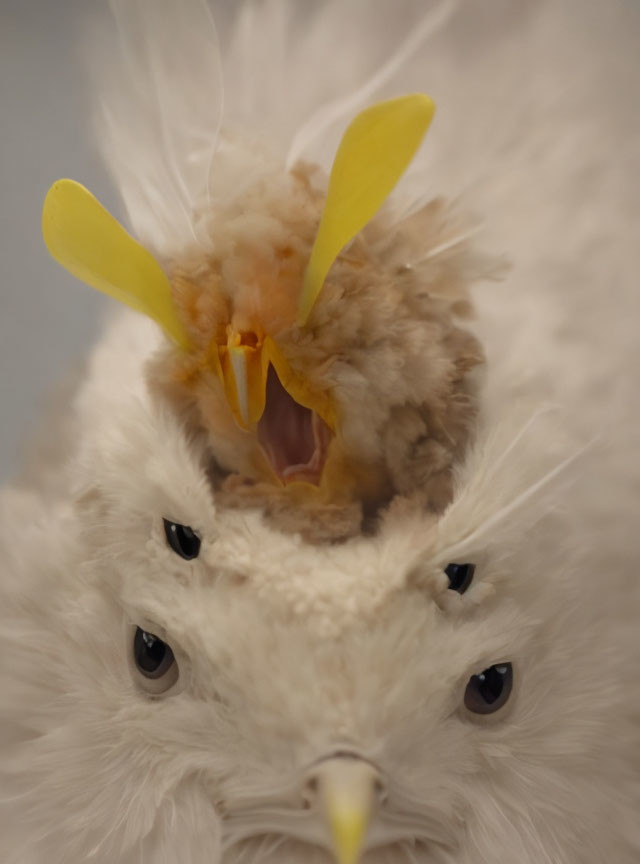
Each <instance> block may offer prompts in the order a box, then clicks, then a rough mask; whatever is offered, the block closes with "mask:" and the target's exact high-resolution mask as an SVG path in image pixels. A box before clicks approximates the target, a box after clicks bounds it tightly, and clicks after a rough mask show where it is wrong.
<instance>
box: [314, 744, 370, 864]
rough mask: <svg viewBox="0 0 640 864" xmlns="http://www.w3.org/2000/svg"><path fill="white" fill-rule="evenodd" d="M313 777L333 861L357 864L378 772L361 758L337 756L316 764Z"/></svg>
mask: <svg viewBox="0 0 640 864" xmlns="http://www.w3.org/2000/svg"><path fill="white" fill-rule="evenodd" d="M315 776H316V778H317V791H318V799H319V804H320V806H321V809H322V811H323V814H324V818H325V821H326V823H327V827H328V829H329V833H330V837H331V847H332V849H333V853H334V855H335V859H336V864H358V862H359V861H360V859H361V857H362V852H363V848H364V841H365V838H366V834H367V829H368V827H369V824H370V822H371V818H372V815H373V812H374V809H375V804H376V800H377V797H378V790H379V782H380V781H379V777H378V773H377V771H376V770H375V768H374V767H373V766H372V765H371V764H370V763H369V762H365V761H364V760H362V759H358V758H349V757H346V758H345V757H339V758H335V759H327V760H326V761H324V762H322V763H320V765H319V766H318V767H317V769H316V772H315Z"/></svg>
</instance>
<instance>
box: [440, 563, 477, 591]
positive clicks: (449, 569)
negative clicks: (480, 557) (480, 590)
mask: <svg viewBox="0 0 640 864" xmlns="http://www.w3.org/2000/svg"><path fill="white" fill-rule="evenodd" d="M475 570H476V565H475V564H447V566H446V567H445V569H444V572H445V573H446V574H447V576H448V577H449V588H450V589H451V590H452V591H457V592H458V594H464V592H465V591H466V590H467V588H468V587H469V585H471V583H472V582H473V574H474V573H475Z"/></svg>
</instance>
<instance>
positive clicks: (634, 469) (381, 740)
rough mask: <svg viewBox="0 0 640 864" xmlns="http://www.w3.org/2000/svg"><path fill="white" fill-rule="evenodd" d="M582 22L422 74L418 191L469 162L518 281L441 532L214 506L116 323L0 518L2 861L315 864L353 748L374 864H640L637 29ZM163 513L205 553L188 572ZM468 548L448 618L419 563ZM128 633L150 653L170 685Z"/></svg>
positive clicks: (493, 25) (499, 36) (501, 304)
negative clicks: (427, 150)
mask: <svg viewBox="0 0 640 864" xmlns="http://www.w3.org/2000/svg"><path fill="white" fill-rule="evenodd" d="M578 5H579V14H576V8H577V5H576V4H570V3H567V4H559V3H531V4H529V3H519V2H515V3H493V2H492V3H486V4H468V5H467V4H460V8H459V9H458V11H457V12H456V13H455V14H454V15H453V17H452V18H450V19H449V23H448V24H447V25H446V26H445V27H444V28H443V29H442V30H441V31H440V32H439V33H438V34H436V35H435V36H434V37H433V40H432V41H430V42H429V46H430V48H429V51H428V52H426V53H428V54H429V58H426V57H422V58H421V60H422V61H423V68H425V64H426V67H428V69H429V70H432V71H433V75H434V76H435V79H436V82H439V84H438V87H439V86H440V84H441V85H442V89H441V95H440V97H439V100H438V101H439V103H440V105H441V106H442V107H441V114H443V115H444V117H443V123H442V126H441V129H442V133H441V134H442V135H443V136H444V140H442V139H439V138H438V136H436V135H435V132H436V128H437V127H436V128H434V135H433V140H435V141H439V142H440V143H438V144H437V145H435V144H434V148H433V153H432V157H433V158H434V159H435V158H436V155H437V157H438V170H437V175H436V174H435V173H434V174H433V177H434V178H435V177H436V176H438V177H441V178H443V180H442V182H443V183H445V182H446V178H449V179H450V178H451V177H452V176H455V175H456V172H457V169H458V168H460V166H461V165H462V164H463V163H465V161H466V163H467V169H468V174H467V177H472V176H475V179H476V180H478V182H477V183H475V186H474V189H473V190H470V194H471V192H473V195H475V196H478V199H479V200H481V201H484V202H485V203H486V206H487V207H488V208H489V212H490V223H491V227H492V232H493V234H494V236H495V237H496V238H497V241H498V242H499V243H500V245H501V247H502V248H504V249H505V250H507V251H509V253H510V254H511V256H512V258H513V260H514V269H513V271H512V274H511V276H510V277H509V279H508V280H507V281H506V282H505V283H504V284H503V285H497V286H492V287H491V288H486V289H484V290H483V292H482V293H479V294H478V298H477V299H478V305H479V310H480V311H479V319H478V322H477V332H478V334H479V335H480V336H481V338H482V340H483V343H484V345H485V347H486V349H487V353H488V357H489V369H488V380H487V385H486V388H485V393H484V403H483V410H482V417H481V420H480V424H479V430H478V436H477V442H476V445H475V447H474V448H473V449H472V451H471V452H470V453H469V455H468V458H467V459H466V461H465V464H464V465H461V466H460V467H459V470H458V474H457V477H456V494H455V499H454V501H453V503H452V505H451V506H450V507H449V508H448V510H447V511H446V513H445V514H444V515H443V516H442V517H441V518H440V519H438V520H436V519H434V518H433V517H431V518H430V519H427V518H426V517H424V516H421V515H420V514H418V513H416V512H413V511H411V510H407V509H405V508H403V507H402V506H400V505H399V506H396V507H392V508H391V510H390V511H389V512H388V513H387V514H386V516H385V518H384V520H383V523H382V524H381V525H380V528H379V531H378V533H377V534H376V535H375V536H373V537H368V538H357V539H353V540H350V541H348V542H347V543H344V544H341V545H335V546H323V547H309V546H306V545H305V544H304V543H303V542H302V541H300V540H299V539H297V538H296V537H293V536H287V535H283V534H279V533H277V532H274V531H273V530H270V529H269V528H268V527H267V526H266V525H265V524H264V523H263V521H262V519H261V517H260V514H259V513H257V512H250V511H242V512H228V511H222V510H220V509H219V508H216V502H215V500H214V499H213V497H212V494H211V491H210V487H209V485H208V483H207V479H206V475H205V472H204V471H203V467H202V462H203V452H202V449H201V444H200V443H199V442H198V441H197V440H194V439H193V438H190V437H189V436H188V435H186V434H185V433H184V430H183V427H182V425H181V423H180V421H179V420H178V419H176V418H175V417H173V416H171V415H170V414H168V413H163V412H161V411H160V410H159V409H158V408H157V407H156V406H155V404H154V403H153V402H152V401H151V400H150V399H149V397H148V395H147V394H146V392H145V389H144V385H143V376H142V372H141V369H142V366H143V363H144V362H145V360H146V359H147V357H148V356H149V355H150V353H152V352H153V350H154V349H155V348H156V347H157V344H158V339H159V336H158V334H157V333H156V330H155V328H154V326H153V325H152V324H150V323H149V322H147V321H143V320H141V319H139V318H136V317H135V316H133V315H123V316H122V317H121V318H120V319H118V320H117V321H116V322H114V324H113V325H112V326H111V328H110V329H109V331H108V332H107V334H106V335H105V337H104V340H103V341H102V343H101V344H100V345H99V346H98V347H97V349H96V351H95V353H94V355H93V357H92V359H91V363H90V366H89V369H88V371H87V375H86V379H85V381H84V383H83V385H82V387H81V389H80V391H79V393H78V396H77V398H76V400H75V403H74V407H73V419H74V423H73V424H72V429H71V431H68V430H67V431H65V432H64V434H63V440H62V444H61V446H62V450H61V451H57V453H58V454H59V453H61V452H63V451H64V450H65V448H66V451H67V452H68V453H69V454H70V457H69V460H68V461H64V460H63V459H62V457H61V456H60V455H58V456H57V457H56V461H55V462H52V460H51V458H49V459H48V460H45V461H44V462H40V463H39V464H40V471H39V472H36V473H35V474H34V472H33V471H31V473H30V477H29V479H28V480H25V481H24V482H23V483H22V484H21V485H19V486H16V487H14V488H12V489H8V490H6V491H5V492H4V493H3V495H2V498H1V499H0V502H1V503H0V506H1V507H2V520H1V525H2V527H1V540H0V543H1V548H2V558H3V569H2V580H1V583H0V590H1V591H2V596H1V601H0V609H1V616H0V646H1V647H0V656H1V657H2V667H1V679H0V692H2V702H1V705H2V708H1V709H0V736H1V737H0V742H1V743H0V747H1V751H0V753H1V759H0V790H1V793H0V801H1V808H2V810H1V813H2V831H1V832H0V859H1V860H2V861H3V862H6V864H18V862H19V864H43V862H45V861H46V862H47V864H63V862H64V864H69V862H70V864H88V862H96V864H106V862H109V864H113V862H117V864H175V862H177V861H180V862H185V864H218V862H221V864H252V862H254V861H255V862H264V864H275V862H279V864H300V862H309V864H314V862H318V864H328V862H329V860H330V856H329V853H328V852H327V851H326V848H325V846H324V845H323V844H325V842H326V841H325V839H324V833H323V831H322V825H321V822H320V820H319V819H318V816H317V814H316V813H315V812H314V811H313V810H305V809H303V808H302V800H301V784H302V782H303V776H304V771H305V769H306V767H307V766H308V765H309V764H310V763H311V762H313V761H314V760H315V759H317V758H319V757H321V756H323V755H325V754H327V753H329V752H331V751H333V750H334V749H335V748H336V747H340V746H345V745H348V746H349V747H352V748H354V749H355V750H357V751H358V752H360V753H361V754H362V755H363V756H366V757H368V758H370V759H372V760H373V761H375V763H376V764H377V765H378V766H379V767H380V769H381V771H382V773H383V775H384V778H385V780H386V783H387V787H388V799H387V802H386V804H385V805H384V806H383V807H382V808H381V810H380V812H379V814H378V817H377V819H376V821H375V824H374V826H373V828H372V831H371V833H370V836H369V845H368V848H367V852H366V855H365V859H364V861H365V864H385V862H389V864H392V862H393V864H405V862H406V864H411V862H415V864H418V862H420V864H427V862H442V864H446V862H448V864H454V862H455V864H472V862H473V864H477V862H495V864H507V862H508V864H512V862H514V861H518V862H520V864H534V862H535V864H539V862H549V864H551V862H553V864H578V862H580V864H599V862H601V861H605V860H607V861H615V862H617V864H631V862H635V861H637V860H638V855H639V853H640V832H639V831H638V827H637V818H636V816H637V807H638V801H639V793H640V788H639V776H640V767H639V765H638V756H637V754H638V727H637V722H638V715H639V713H640V700H639V698H638V689H637V683H636V681H635V680H634V678H635V677H636V672H635V670H636V669H637V668H638V660H639V659H640V658H639V657H638V639H637V636H636V635H635V626H636V621H637V613H638V594H639V592H638V587H637V577H636V568H637V561H638V553H639V551H640V549H639V545H640V542H639V539H638V532H637V530H636V528H635V522H636V521H637V519H636V516H635V514H636V512H637V505H638V500H639V499H638V496H639V493H640V482H639V480H640V478H639V472H638V465H637V455H638V447H637V444H638V441H637V437H638V433H637V428H638V422H637V421H638V412H637V408H636V405H635V392H636V389H637V385H636V381H635V375H634V374H632V372H631V370H632V369H637V368H638V359H639V357H638V354H639V351H638V347H637V339H636V323H635V319H636V318H637V310H638V303H637V299H636V297H635V286H636V275H635V271H634V270H633V269H632V264H631V262H632V261H633V257H632V254H631V253H632V251H634V246H633V245H632V242H633V237H634V232H635V233H636V236H637V228H638V212H639V211H638V206H637V189H635V190H634V188H633V179H632V178H633V177H634V176H637V175H634V174H633V173H632V169H633V166H634V162H637V159H638V150H637V148H636V144H637V141H638V120H637V116H636V114H634V113H633V112H631V111H629V110H627V109H628V108H629V107H630V106H631V105H633V104H634V94H637V91H638V86H637V72H636V77H635V78H634V77H633V75H634V70H635V65H636V62H637V61H635V59H634V56H633V53H632V51H631V47H630V46H632V45H633V44H634V34H636V36H637V33H638V27H639V26H640V25H639V22H638V13H637V10H635V8H634V7H633V6H625V5H624V4H622V3H621V4H620V5H618V4H611V5H610V6H609V5H608V6H607V12H606V14H605V12H604V11H602V12H601V11H600V7H599V6H598V5H597V4H592V3H582V4H578ZM611 10H614V11H613V12H612V11H611ZM572 13H573V17H572ZM432 61H433V62H434V63H436V65H437V68H436V67H431V66H430V65H429V64H430V63H431V62H432ZM418 65H419V64H418ZM525 67H526V70H527V73H526V74H525ZM416 68H418V67H416ZM438 68H439V69H440V70H441V71H440V72H438V71H437V69H438ZM576 69H579V72H580V74H579V75H575V74H574V72H575V70H576ZM414 73H415V70H414V72H412V73H411V74H409V73H407V86H408V85H409V84H410V83H411V82H412V81H413V80H415V79H413V78H412V77H411V75H412V74H414ZM425 74H426V73H425ZM483 81H484V85H483V84H482V82H483ZM558 82H563V83H564V84H566V86H562V87H561V86H560V85H559V83H558ZM445 83H446V85H447V86H446V87H445ZM498 85H499V86H498ZM420 86H421V87H423V88H424V89H430V88H429V83H428V76H427V81H423V82H422V83H421V85H420ZM405 89H406V88H405ZM445 90H446V91H447V92H448V93H449V95H450V99H449V100H447V99H446V98H444V94H445ZM479 94H481V95H482V100H480V101H482V102H483V110H482V111H478V110H475V109H474V110H472V108H473V106H474V105H475V104H477V102H478V101H479ZM498 94H499V95H498ZM435 95H436V96H438V93H436V94H435ZM605 96H606V97H607V99H606V100H605V98H604V97H605ZM551 97H553V98H551ZM498 100H499V104H498ZM506 106H512V110H513V111H514V112H515V113H516V114H517V115H518V116H517V117H515V116H513V117H512V120H513V123H512V124H511V125H509V124H502V125H501V124H500V120H501V118H502V117H503V115H504V113H505V112H506V111H507V110H508V109H507V107H506ZM485 107H486V110H485ZM534 107H535V109H536V110H535V111H534V110H533V108H534ZM465 108H468V109H469V110H468V111H466V112H465ZM528 108H530V109H531V113H529V111H528ZM487 112H489V113H487ZM520 112H521V113H520ZM491 120H493V123H491V122H490V121H491ZM451 127H455V128H453V131H451ZM488 127H491V129H492V130H493V131H494V133H495V134H493V136H490V135H487V134H485V133H486V132H487V128H488ZM447 132H450V137H449V138H448V140H447V138H446V133H447ZM507 133H508V134H507ZM438 134H440V133H438ZM480 140H482V141H483V142H484V145H485V146H484V148H483V150H482V153H483V157H482V158H484V159H485V164H484V167H483V170H482V172H479V171H478V170H477V169H478V165H479V164H480V161H481V157H480V156H479V155H478V152H477V150H478V148H476V147H474V144H476V143H477V142H478V141H480ZM487 142H491V144H492V146H489V143H487ZM492 147H493V148H494V149H492ZM436 151H440V152H439V153H437V152H436ZM432 170H433V171H434V172H435V171H436V169H435V168H432ZM480 173H482V178H480V176H479V175H480ZM431 182H432V183H434V184H435V182H436V181H435V179H432V181H431ZM445 191H446V189H445ZM51 434H52V435H53V434H54V430H52V433H51ZM34 458H35V457H34ZM34 477H35V479H34ZM45 491H46V494H45ZM163 517H166V518H169V519H172V520H175V521H178V522H181V523H183V524H187V525H191V526H192V527H193V528H194V530H196V531H198V532H199V533H200V534H201V536H202V541H203V542H202V551H201V555H200V557H199V558H198V559H197V560H195V561H193V562H189V563H188V562H184V561H182V560H181V559H180V558H178V557H177V556H175V555H174V554H173V553H172V552H171V550H170V549H168V548H167V545H166V542H165V540H164V536H163V532H162V518H163ZM462 559H464V560H473V561H475V562H476V564H477V570H476V577H475V581H474V583H473V585H472V587H471V588H470V589H469V591H468V592H467V593H466V594H465V595H464V596H462V597H460V596H458V595H456V594H454V593H452V592H450V591H448V590H447V587H446V578H445V576H444V574H443V572H442V568H443V567H444V566H446V564H447V563H449V562H450V561H455V560H458V561H460V560H462ZM134 625H141V626H143V627H147V628H148V629H150V630H152V631H153V632H156V633H158V635H161V636H162V637H163V638H165V639H166V640H167V641H168V642H169V643H170V644H171V645H172V646H173V648H174V650H175V654H176V657H177V661H178V665H179V669H180V677H179V679H178V682H177V683H176V685H175V687H174V689H173V690H171V691H169V692H168V693H167V694H166V695H164V696H162V697H157V698H151V697H149V695H148V694H146V693H145V692H144V691H143V690H142V689H141V687H140V682H139V680H138V679H137V677H136V674H135V671H133V669H132V665H131V661H130V653H131V639H132V628H133V626H134ZM506 660H509V661H511V662H512V663H513V666H514V674H515V683H514V691H513V694H512V697H511V699H510V701H509V702H508V704H507V705H506V706H505V708H504V709H503V710H502V711H500V712H498V713H497V714H496V715H493V716H491V717H488V718H485V719H484V720H483V719H482V718H480V719H478V718H474V717H472V716H470V715H468V714H467V713H466V712H465V710H464V708H463V705H462V697H463V693H464V688H465V684H466V681H467V680H468V677H469V676H470V675H471V674H474V673H476V672H479V671H481V670H482V669H484V668H485V667H486V666H488V665H490V664H491V663H495V662H500V661H506Z"/></svg>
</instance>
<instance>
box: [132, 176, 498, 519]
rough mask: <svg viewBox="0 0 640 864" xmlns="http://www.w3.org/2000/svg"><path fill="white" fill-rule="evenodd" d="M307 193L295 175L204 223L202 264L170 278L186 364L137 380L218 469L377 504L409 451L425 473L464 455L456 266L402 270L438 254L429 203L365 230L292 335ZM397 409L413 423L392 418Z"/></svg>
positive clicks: (466, 360) (177, 355) (270, 179)
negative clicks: (169, 406)
mask: <svg viewBox="0 0 640 864" xmlns="http://www.w3.org/2000/svg"><path fill="white" fill-rule="evenodd" d="M312 178H313V172H312V171H311V169H303V168H299V169H298V170H297V171H296V172H294V173H293V174H291V175H282V173H281V172H275V173H269V174H267V175H265V176H264V177H263V178H261V180H260V182H258V183H255V184H253V185H251V186H249V187H248V188H247V189H246V190H245V191H244V192H243V194H238V195H237V196H236V197H235V198H234V200H233V201H232V202H231V203H230V204H229V206H228V209H227V210H223V211H221V212H218V213H213V214H210V215H209V229H208V230H209V233H210V236H211V244H212V249H213V250H214V252H212V254H211V255H209V256H208V257H204V256H203V254H202V251H201V250H193V251H192V252H191V253H188V254H185V256H183V257H182V258H181V259H177V260H176V261H175V262H174V264H173V267H172V291H173V298H174V303H175V307H176V310H177V313H178V315H179V316H180V320H181V321H182V323H183V325H184V328H185V330H186V332H187V334H188V338H189V344H190V345H191V349H190V350H189V351H188V352H182V351H175V350H173V349H168V350H166V351H165V352H163V353H161V354H159V355H158V357H157V359H156V360H155V362H154V363H153V365H152V367H151V368H150V375H149V377H150V380H151V381H152V382H153V384H154V385H155V386H156V387H157V388H158V389H159V390H160V392H161V393H162V395H163V396H164V397H166V396H168V397H169V399H170V401H171V402H173V403H174V405H175V406H176V407H177V410H178V412H179V413H180V414H182V415H183V416H187V415H188V416H191V417H194V418H195V423H196V424H197V425H198V426H199V427H200V428H202V429H203V430H204V431H205V433H206V434H207V436H208V439H209V444H210V449H211V453H212V456H213V459H214V460H215V461H216V462H217V464H218V465H220V466H221V468H222V469H223V470H225V471H229V472H232V473H235V474H238V475H240V476H243V477H247V478H250V479H252V480H254V481H255V480H258V481H264V482H267V483H271V484H274V485H280V486H283V485H284V486H287V488H288V490H289V491H290V492H291V493H292V494H295V493H296V491H300V493H301V495H300V497H303V496H307V498H309V497H311V496H314V495H315V496H316V499H319V500H323V499H324V500H329V501H331V502H332V503H338V502H340V501H344V500H349V499H350V496H352V495H354V497H356V498H357V499H359V500H364V501H365V502H369V501H378V500H381V499H384V498H385V496H388V493H389V490H390V489H391V490H392V491H393V490H394V489H395V490H396V491H397V489H398V487H399V486H400V485H401V484H400V483H399V482H398V477H397V476H395V473H397V472H394V467H393V466H394V464H395V463H398V462H400V461H402V462H403V464H404V463H405V462H406V463H409V461H410V460H409V457H408V456H407V458H406V459H404V458H403V457H404V455H406V454H404V450H403V445H402V443H401V442H403V441H405V438H406V439H407V440H406V442H405V444H406V447H405V449H406V450H407V451H409V452H411V450H412V445H413V444H415V447H414V450H416V449H419V448H420V447H421V446H422V447H424V445H425V443H427V442H428V443H429V444H430V445H431V446H432V447H435V449H436V450H437V453H434V452H430V453H429V454H428V455H426V456H425V457H424V458H423V460H422V463H423V464H422V466H421V470H425V469H426V468H427V467H430V468H433V470H435V471H441V470H442V469H443V468H446V469H448V467H449V464H450V462H451V460H452V459H453V458H454V456H455V457H457V456H458V455H460V453H461V452H462V451H463V449H464V445H465V443H466V440H467V435H468V431H469V426H470V425H471V420H472V418H473V416H474V400H473V398H472V397H471V395H470V394H471V393H472V390H473V388H472V385H471V384H470V381H469V380H468V375H467V373H468V372H469V371H470V370H471V369H473V368H474V367H475V366H476V365H477V364H478V363H479V362H480V361H481V358H482V352H481V349H480V347H479V345H478V342H477V341H476V339H475V338H474V337H473V336H472V335H471V334H470V333H468V332H467V331H466V330H463V329H461V328H460V326H459V321H458V317H457V315H456V308H458V307H460V308H462V307H463V306H464V299H465V298H466V296H467V295H466V291H467V285H468V280H467V278H466V277H464V276H463V275H462V273H463V271H465V268H466V269H468V265H467V264H465V263H464V262H465V260H466V256H467V252H466V251H465V250H464V249H463V250H460V249H458V250H457V251H456V250H454V251H451V250H449V251H448V253H447V254H446V255H445V256H444V258H442V257H438V256H436V257H435V259H434V260H431V259H429V258H428V256H427V260H423V261H422V264H421V265H420V266H418V265H417V264H416V266H415V267H411V266H407V265H408V264H409V263H411V262H418V261H420V260H421V259H422V258H423V257H424V256H425V249H430V248H434V249H435V248H438V247H441V246H443V245H444V246H446V245H447V244H446V242H445V241H446V239H447V238H450V236H451V230H452V229H451V226H450V224H449V221H450V218H451V217H450V214H449V213H448V210H447V208H446V207H445V206H444V205H443V204H442V203H441V202H432V203H431V204H430V205H429V206H427V207H425V208H424V209H423V210H421V211H420V212H419V213H417V214H414V215H413V216H412V218H410V219H407V220H406V221H405V222H400V223H394V222H393V221H392V220H389V219H388V218H387V217H386V216H379V217H376V218H375V219H374V220H373V221H372V222H371V224H370V225H368V226H367V228H366V229H365V230H364V231H363V232H362V233H361V235H360V236H359V237H358V238H356V240H354V242H353V243H352V244H351V246H350V247H349V249H348V250H347V252H345V253H343V254H342V255H341V256H339V258H338V259H337V260H336V261H335V262H334V264H333V267H332V269H331V272H330V274H329V276H328V278H327V280H326V282H325V284H324V286H323V290H322V292H321V294H320V296H319V297H318V300H317V302H316V304H315V305H314V308H313V310H312V312H311V313H310V316H309V318H308V320H307V321H306V322H305V323H304V324H301V323H300V322H299V320H298V307H299V302H300V290H301V285H302V284H303V277H304V273H305V267H306V263H307V261H308V260H309V256H310V254H311V250H312V247H313V240H314V237H315V236H316V233H317V225H318V222H319V220H320V218H321V214H322V208H323V205H324V203H325V193H324V191H318V190H315V189H314V185H313V182H312ZM239 394H240V395H239ZM406 406H410V411H412V412H413V414H414V415H415V417H411V418H409V419H407V418H406V417H404V416H401V415H402V412H403V410H406ZM391 451H397V452H395V453H394V454H393V455H391ZM410 470H411V468H407V472H406V473H409V472H410ZM303 485H304V489H303V490H301V489H300V487H301V486H303ZM314 487H315V488H314ZM403 491H404V492H407V491H408V490H407V489H406V488H405V489H403ZM312 500H313V499H312ZM434 509H437V508H435V507H434Z"/></svg>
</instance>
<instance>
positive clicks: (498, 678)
mask: <svg viewBox="0 0 640 864" xmlns="http://www.w3.org/2000/svg"><path fill="white" fill-rule="evenodd" d="M512 688H513V667H512V665H511V663H496V664H495V665H494V666H489V667H488V668H487V669H485V670H484V672H481V673H480V674H479V675H472V676H471V678H469V683H468V684H467V689H466V690H465V691H464V704H465V707H466V708H467V709H468V710H469V711H471V713H472V714H494V713H495V712H496V711H499V710H500V709H501V708H502V707H503V705H505V704H506V703H507V701H508V699H509V696H510V695H511V690H512Z"/></svg>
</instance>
